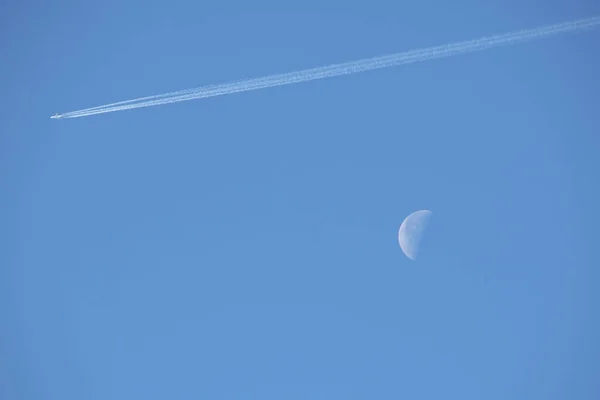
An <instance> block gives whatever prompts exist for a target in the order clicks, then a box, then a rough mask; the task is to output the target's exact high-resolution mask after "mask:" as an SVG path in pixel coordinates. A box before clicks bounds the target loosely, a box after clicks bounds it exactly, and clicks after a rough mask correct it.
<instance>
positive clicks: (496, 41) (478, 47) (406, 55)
mask: <svg viewBox="0 0 600 400" xmlns="http://www.w3.org/2000/svg"><path fill="white" fill-rule="evenodd" d="M598 25H600V16H596V17H591V18H585V19H579V20H574V21H569V22H563V23H560V24H554V25H547V26H544V27H540V28H535V29H527V30H521V31H517V32H512V33H505V34H501V35H495V36H487V37H483V38H480V39H474V40H468V41H462V42H456V43H451V44H447V45H442V46H434V47H428V48H425V49H417V50H411V51H406V52H402V53H395V54H390V55H386V56H380V57H373V58H367V59H362V60H357V61H350V62H345V63H340V64H332V65H327V66H324V67H317V68H310V69H305V70H301V71H296V72H290V73H285V74H276V75H270V76H265V77H262V78H252V79H243V80H238V81H234V82H228V83H223V84H217V85H208V86H202V87H199V88H193V89H186V90H179V91H176V92H170V93H164V94H159V95H154V96H147V97H140V98H137V99H132V100H125V101H120V102H117V103H111V104H105V105H102V106H97V107H91V108H86V109H83V110H79V111H72V112H68V113H64V114H58V115H55V116H53V117H51V118H57V119H63V118H80V117H87V116H90V115H95V114H104V113H109V112H115V111H124V110H132V109H135V108H142V107H151V106H159V105H163V104H170V103H176V102H180V101H188V100H195V99H202V98H206V97H213V96H222V95H226V94H231V93H237V92H246V91H249V90H257V89H264V88H269V87H274V86H282V85H291V84H294V83H299V82H306V81H311V80H315V79H324V78H331V77H335V76H341V75H347V74H353V73H356V72H363V71H371V70H375V69H381V68H389V67H393V66H399V65H404V64H412V63H417V62H422V61H426V60H432V59H437V58H445V57H451V56H456V55H460V54H465V53H472V52H476V51H483V50H487V49H491V48H493V47H499V46H508V45H513V44H517V43H522V42H526V41H530V40H534V39H542V38H545V37H549V36H553V35H558V34H561V33H567V32H576V31H581V30H584V29H592V28H595V27H596V26H598Z"/></svg>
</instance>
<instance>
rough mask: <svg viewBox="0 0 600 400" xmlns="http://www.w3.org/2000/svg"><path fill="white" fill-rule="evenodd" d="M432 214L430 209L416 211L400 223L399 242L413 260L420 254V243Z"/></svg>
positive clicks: (407, 255)
mask: <svg viewBox="0 0 600 400" xmlns="http://www.w3.org/2000/svg"><path fill="white" fill-rule="evenodd" d="M432 214H433V213H432V212H431V211H429V210H419V211H415V212H414V213H412V214H410V215H409V216H408V217H406V218H405V219H404V221H402V224H401V225H400V230H398V243H399V244H400V248H401V249H402V251H403V252H404V254H406V257H408V258H410V259H411V260H413V261H414V260H416V259H417V256H418V255H419V245H420V243H421V239H422V237H423V233H424V232H425V229H426V228H427V225H428V224H429V220H430V219H431V216H432Z"/></svg>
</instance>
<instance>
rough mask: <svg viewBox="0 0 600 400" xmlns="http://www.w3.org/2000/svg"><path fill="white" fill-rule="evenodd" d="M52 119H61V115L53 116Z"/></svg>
mask: <svg viewBox="0 0 600 400" xmlns="http://www.w3.org/2000/svg"><path fill="white" fill-rule="evenodd" d="M50 118H52V119H59V118H60V115H58V113H56V114H54V115H53V116H51V117H50Z"/></svg>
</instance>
